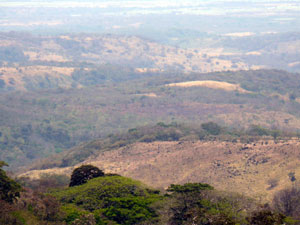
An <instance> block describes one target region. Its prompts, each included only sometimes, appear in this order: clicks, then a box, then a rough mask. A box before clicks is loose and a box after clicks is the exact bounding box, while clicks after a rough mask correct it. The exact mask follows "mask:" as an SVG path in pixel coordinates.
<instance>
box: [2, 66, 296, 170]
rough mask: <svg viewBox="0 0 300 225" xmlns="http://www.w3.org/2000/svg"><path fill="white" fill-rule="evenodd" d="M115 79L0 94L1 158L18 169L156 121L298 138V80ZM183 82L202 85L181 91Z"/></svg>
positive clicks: (279, 74) (267, 74) (246, 74)
mask: <svg viewBox="0 0 300 225" xmlns="http://www.w3.org/2000/svg"><path fill="white" fill-rule="evenodd" d="M95 71H98V73H99V74H102V71H103V73H104V74H105V73H106V72H105V70H102V69H99V70H95ZM114 74H115V73H111V74H109V75H108V77H111V79H110V78H108V80H107V81H103V82H99V83H98V84H97V85H91V86H89V87H88V88H80V89H77V88H75V89H69V90H66V89H56V90H45V91H37V92H11V93H3V94H2V95H1V96H0V102H1V108H0V113H1V125H0V132H1V136H0V145H1V148H2V151H1V153H0V158H1V159H3V160H6V161H7V162H9V163H10V164H12V165H15V166H16V165H19V166H20V165H24V164H26V163H28V162H30V161H31V160H33V159H36V158H43V157H46V156H49V155H51V154H53V153H58V152H62V151H63V150H65V149H68V148H70V147H72V146H74V145H76V144H78V143H80V142H84V141H88V140H92V139H95V138H98V137H105V136H106V135H108V134H110V133H116V132H122V131H126V130H128V129H130V128H135V127H137V126H141V125H147V124H149V125H150V124H156V123H158V122H161V121H164V122H166V123H171V122H177V123H181V122H184V123H186V124H190V123H193V124H197V123H198V124H199V125H200V124H201V123H204V122H208V121H214V122H217V123H218V124H220V125H225V126H229V127H235V128H238V129H245V128H246V129H247V128H248V127H250V126H251V125H261V126H263V127H268V128H272V129H281V130H286V131H293V132H297V131H299V127H300V120H299V111H300V110H299V107H300V103H299V96H300V93H299V90H300V89H299V86H300V84H299V83H300V80H299V75H298V74H293V73H287V72H284V71H278V70H257V71H239V72H218V73H206V74H205V73H204V74H200V73H191V74H182V73H159V74H148V75H143V76H137V77H135V78H132V77H128V76H127V75H126V74H130V73H126V72H124V73H123V70H119V75H118V73H116V74H117V76H118V77H121V78H120V79H116V80H114V79H113V76H114ZM121 75H124V76H123V77H122V76H121ZM91 76H96V77H97V74H93V73H91ZM121 79H123V81H122V82H121V81H120V80H121ZM187 81H189V82H190V81H193V82H194V81H201V84H200V85H199V84H197V82H196V83H194V84H196V86H194V84H193V82H192V84H193V85H190V84H189V85H188V86H187V85H186V84H185V83H183V84H182V83H181V82H187ZM212 81H213V82H212ZM198 83H199V82H198ZM228 88H229V89H228Z"/></svg>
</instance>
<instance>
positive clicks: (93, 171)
mask: <svg viewBox="0 0 300 225" xmlns="http://www.w3.org/2000/svg"><path fill="white" fill-rule="evenodd" d="M101 176H104V172H103V171H102V170H100V169H99V168H97V167H95V166H92V165H82V166H80V167H78V168H76V169H75V170H74V171H73V173H72V176H71V182H70V184H69V186H70V187H72V186H76V185H81V184H84V183H86V182H87V181H88V180H90V179H93V178H95V177H101Z"/></svg>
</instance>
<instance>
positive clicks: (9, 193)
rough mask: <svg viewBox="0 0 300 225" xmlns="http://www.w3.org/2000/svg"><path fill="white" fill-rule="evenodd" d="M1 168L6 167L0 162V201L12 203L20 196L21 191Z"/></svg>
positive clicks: (18, 185)
mask: <svg viewBox="0 0 300 225" xmlns="http://www.w3.org/2000/svg"><path fill="white" fill-rule="evenodd" d="M3 166H8V165H7V164H6V163H5V162H3V161H0V199H1V200H4V201H7V202H13V201H14V200H15V199H16V198H17V197H19V196H20V191H21V190H22V188H21V185H20V184H18V183H17V182H16V181H14V180H12V179H10V178H9V177H8V176H7V175H6V172H5V171H4V170H3V169H2V167H3Z"/></svg>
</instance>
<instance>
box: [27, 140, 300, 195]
mask: <svg viewBox="0 0 300 225" xmlns="http://www.w3.org/2000/svg"><path fill="white" fill-rule="evenodd" d="M299 160H300V142H299V141H298V140H290V141H281V142H278V143H274V141H272V140H269V141H260V142H256V143H252V144H243V143H231V142H202V141H196V142H192V141H185V142H153V143H135V144H132V145H129V146H125V147H122V148H120V149H117V150H114V151H109V152H104V153H101V154H100V155H99V156H98V157H96V158H91V159H88V160H86V161H85V162H84V164H93V165H96V166H98V167H100V168H102V169H104V170H105V172H111V173H118V174H121V175H124V176H128V177H131V178H134V179H137V180H140V181H142V182H144V183H146V184H148V185H151V186H153V187H157V188H166V187H168V186H169V185H170V184H172V183H181V184H183V183H186V182H205V183H209V184H212V185H213V186H215V187H216V188H217V189H220V190H226V191H235V192H239V193H243V194H246V195H248V196H252V197H255V198H257V199H261V200H270V199H271V198H272V196H273V194H274V193H275V192H276V191H278V190H280V189H282V188H284V187H286V186H289V185H291V184H292V181H291V180H290V177H289V173H295V177H296V179H300V178H299V177H300V164H299ZM72 169H73V168H64V169H55V168H54V169H50V170H46V171H29V172H27V173H26V175H29V176H35V177H37V176H38V174H39V173H43V172H48V173H49V172H52V173H65V174H70V173H71V171H72ZM23 175H24V174H23Z"/></svg>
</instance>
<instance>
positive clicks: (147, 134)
mask: <svg viewBox="0 0 300 225" xmlns="http://www.w3.org/2000/svg"><path fill="white" fill-rule="evenodd" d="M297 135H298V134H297V133H294V132H287V131H280V130H277V129H268V128H264V127H262V126H259V125H252V126H250V127H249V129H247V130H242V129H234V128H228V127H224V126H220V125H219V124H217V123H214V122H207V123H202V124H201V125H199V126H197V125H187V124H178V123H171V124H165V123H162V122H159V123H157V124H156V125H154V126H142V127H137V128H132V129H129V130H128V131H127V132H121V133H119V134H111V135H108V137H107V138H103V139H97V140H94V141H91V142H87V143H83V144H82V145H80V146H77V147H75V148H72V149H70V150H69V151H67V152H63V153H60V154H57V155H55V156H54V157H49V158H48V159H46V160H42V161H40V162H38V163H36V164H35V165H33V166H31V169H47V168H52V167H68V166H74V165H76V164H78V163H80V162H82V161H84V160H86V159H87V158H88V157H89V156H96V155H98V154H99V153H100V152H104V151H110V150H113V149H116V148H119V147H123V146H126V145H129V144H132V143H136V142H154V141H197V140H206V141H212V140H218V141H229V142H238V141H240V142H244V143H251V142H253V141H257V140H260V139H265V140H269V139H272V140H273V139H274V140H279V139H290V138H292V137H296V136H297Z"/></svg>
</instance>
